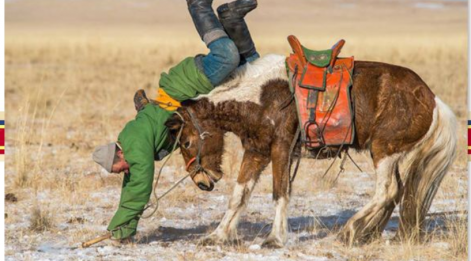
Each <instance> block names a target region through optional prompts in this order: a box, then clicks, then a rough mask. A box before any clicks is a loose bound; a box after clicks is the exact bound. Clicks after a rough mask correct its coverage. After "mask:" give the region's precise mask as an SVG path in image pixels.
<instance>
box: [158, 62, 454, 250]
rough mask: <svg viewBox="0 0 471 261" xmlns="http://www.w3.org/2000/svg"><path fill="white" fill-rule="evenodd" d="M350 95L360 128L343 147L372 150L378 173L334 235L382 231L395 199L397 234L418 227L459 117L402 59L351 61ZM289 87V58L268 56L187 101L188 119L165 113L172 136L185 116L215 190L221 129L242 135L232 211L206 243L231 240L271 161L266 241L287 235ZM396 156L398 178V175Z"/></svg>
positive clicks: (204, 183)
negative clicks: (367, 196) (370, 192)
mask: <svg viewBox="0 0 471 261" xmlns="http://www.w3.org/2000/svg"><path fill="white" fill-rule="evenodd" d="M351 94H352V100H353V102H354V105H355V106H354V108H355V133H356V136H355V140H354V143H353V145H351V146H348V147H350V148H353V149H356V150H358V151H362V150H367V151H369V152H370V155H371V157H372V159H373V162H374V168H375V171H376V176H377V181H376V191H375V194H374V196H373V198H372V199H371V201H370V202H369V203H368V204H367V205H366V206H364V207H363V208H362V209H361V210H360V211H359V212H358V213H356V214H355V215H354V216H353V217H351V218H350V220H348V222H347V224H346V225H345V226H344V228H343V229H342V231H341V232H340V234H339V236H340V238H341V239H342V240H344V242H346V243H347V244H349V245H352V244H354V243H356V242H365V241H367V240H369V239H371V238H373V237H374V236H377V235H379V234H380V233H381V232H382V231H383V229H384V227H385V226H386V223H387V222H388V220H389V218H390V217H391V214H392V212H393V210H394V208H395V206H396V204H400V229H399V232H400V233H401V235H404V236H407V235H411V234H413V232H414V231H418V229H420V227H421V226H422V225H423V221H424V219H425V215H426V213H427V212H428V210H429V207H430V205H431V202H432V200H433V198H434V196H435V194H436V192H437V189H438V187H439V185H440V182H441V181H442V179H443V177H444V175H445V174H446V172H447V170H448V169H449V167H450V165H451V164H452V162H453V159H454V157H455V150H456V133H455V129H456V128H455V126H456V118H455V116H454V114H453V113H452V112H451V110H450V109H449V108H448V107H447V106H446V105H445V104H444V103H443V102H441V101H440V99H438V98H437V97H436V96H435V95H434V94H433V93H432V91H431V90H430V89H429V88H428V86H427V85H426V84H425V83H424V82H423V81H422V79H421V78H420V77H419V76H418V75H417V74H415V73H414V72H413V71H411V70H409V69H407V68H403V67H399V66H394V65H389V64H384V63H378V62H365V61H357V62H355V70H354V75H353V87H352V89H351ZM290 95H291V93H290V91H289V87H288V79H287V76H286V69H285V57H284V56H279V55H268V56H265V57H263V58H260V59H258V60H257V61H255V62H254V63H252V64H247V65H245V66H243V67H241V68H239V69H238V70H237V71H236V72H235V73H234V74H233V75H232V76H231V78H230V79H228V80H227V81H226V82H225V83H224V84H222V85H221V86H219V87H218V88H216V89H214V91H212V92H211V93H210V94H209V95H206V96H205V97H201V98H199V99H198V100H197V101H190V102H187V103H186V104H184V106H183V107H182V108H180V109H179V112H180V114H181V115H182V116H183V118H184V120H182V119H181V118H180V117H179V116H176V115H174V117H172V118H171V119H169V120H168V121H167V123H166V125H167V127H168V128H169V129H170V131H171V133H173V134H176V133H177V132H178V130H179V129H180V127H181V126H182V124H183V123H184V125H183V130H182V136H181V145H180V147H181V151H182V154H183V157H184V159H185V162H186V163H187V164H188V170H189V171H194V172H195V174H194V175H193V177H192V178H193V180H194V181H195V183H196V184H197V185H198V186H199V187H200V188H201V189H204V190H212V188H213V187H214V183H216V182H217V181H218V180H219V179H221V178H222V176H223V173H222V171H221V167H220V165H221V162H222V154H223V151H224V149H223V147H224V134H225V133H226V132H233V133H235V134H236V135H237V136H238V137H240V139H241V141H242V145H243V147H244V149H245V154H244V156H243V161H242V166H241V168H240V173H239V176H238V178H237V184H236V186H235V188H234V191H233V195H232V198H231V199H230V202H229V209H228V210H227V212H226V214H225V215H224V218H223V219H222V221H221V223H220V224H219V226H218V227H217V228H216V230H215V231H214V232H213V233H211V234H210V235H209V236H207V237H206V238H205V239H204V242H206V243H222V242H228V241H232V240H235V239H236V237H237V232H236V229H237V224H238V219H239V216H240V214H241V212H242V211H243V209H244V207H245V206H246V204H247V203H248V201H249V198H250V194H251V192H252V190H253V188H254V186H255V184H256V183H257V181H258V179H259V176H260V173H261V172H262V170H263V169H264V168H265V167H266V166H267V165H268V164H269V163H270V161H271V162H272V165H273V199H274V201H275V204H276V212H275V218H274V223H273V228H272V230H271V232H270V234H269V236H268V238H267V239H266V240H265V244H266V245H271V246H278V247H281V246H283V245H284V243H285V242H286V240H287V235H288V218H287V209H288V202H289V196H290V195H289V194H290V192H289V173H288V171H287V165H288V164H289V162H288V161H289V153H290V145H291V143H292V140H293V138H294V136H295V133H296V130H297V124H298V119H297V116H296V108H295V104H294V103H291V104H289V105H288V106H287V107H286V106H285V108H284V109H282V110H281V108H282V107H283V106H284V105H285V102H286V100H287V98H288V97H290ZM203 133H204V135H202V134H203ZM300 146H301V145H300V144H298V148H297V151H298V152H299V150H300ZM314 153H315V152H314ZM298 155H299V153H298ZM197 156H199V157H198V158H199V160H196V161H195V160H194V159H195V158H196V157H197ZM401 161H403V162H404V163H405V168H404V170H403V172H404V173H403V174H404V175H403V177H404V178H401V175H400V173H399V163H400V162H401ZM196 168H197V169H196ZM195 170H197V171H195ZM401 170H402V168H401Z"/></svg>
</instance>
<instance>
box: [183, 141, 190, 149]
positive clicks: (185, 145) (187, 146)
mask: <svg viewBox="0 0 471 261" xmlns="http://www.w3.org/2000/svg"><path fill="white" fill-rule="evenodd" d="M190 145H191V143H190V142H189V141H187V142H185V143H184V144H183V148H185V149H188V148H189V147H190Z"/></svg>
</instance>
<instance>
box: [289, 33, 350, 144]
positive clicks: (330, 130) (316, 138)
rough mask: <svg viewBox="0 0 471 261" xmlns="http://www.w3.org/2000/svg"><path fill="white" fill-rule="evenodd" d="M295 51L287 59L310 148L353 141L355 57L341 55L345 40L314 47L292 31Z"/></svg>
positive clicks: (306, 142) (291, 42)
mask: <svg viewBox="0 0 471 261" xmlns="http://www.w3.org/2000/svg"><path fill="white" fill-rule="evenodd" d="M288 42H289V43H290V45H291V48H292V49H293V53H292V54H290V56H289V57H288V58H287V59H286V65H287V72H288V77H289V79H290V81H289V82H290V89H291V92H292V93H293V95H294V98H295V101H296V108H297V112H298V119H299V124H300V126H299V127H300V129H301V141H302V142H303V143H304V144H305V145H306V147H307V148H308V149H317V148H321V147H328V146H342V145H343V144H352V143H353V139H354V134H355V133H354V130H355V128H354V121H353V119H354V111H353V105H352V102H351V97H350V88H351V86H352V82H353V79H352V75H353V68H354V59H353V57H348V58H340V57H338V55H339V53H340V51H341V49H342V47H343V45H344V44H345V41H344V40H340V41H338V42H337V43H336V44H335V45H334V46H332V48H331V49H328V50H323V51H315V50H310V49H308V48H306V47H304V46H302V45H301V44H300V42H299V41H298V39H297V38H296V37H295V36H293V35H291V36H289V37H288Z"/></svg>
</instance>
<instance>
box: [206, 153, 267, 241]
mask: <svg viewBox="0 0 471 261" xmlns="http://www.w3.org/2000/svg"><path fill="white" fill-rule="evenodd" d="M269 162H270V159H269V157H266V156H263V155H261V154H259V153H255V152H250V151H246V152H245V154H244V158H243V160H242V166H241V169H240V172H239V176H238V177H237V183H236V185H235V186H234V191H233V192H232V197H231V199H230V200H229V209H228V210H227V211H226V213H225V214H224V217H223V218H222V220H221V223H219V225H218V227H217V228H216V230H214V232H212V233H211V234H210V235H208V236H207V237H205V238H203V240H202V241H201V243H202V244H205V245H206V244H218V243H226V242H229V243H231V242H234V241H237V224H238V223H239V217H240V214H241V213H242V211H243V210H244V209H245V207H246V205H247V203H248V201H249V199H250V195H251V193H252V190H253V188H254V187H255V184H256V183H257V181H258V178H259V177H260V173H261V172H262V170H263V169H264V168H265V167H266V166H267V165H268V163H269Z"/></svg>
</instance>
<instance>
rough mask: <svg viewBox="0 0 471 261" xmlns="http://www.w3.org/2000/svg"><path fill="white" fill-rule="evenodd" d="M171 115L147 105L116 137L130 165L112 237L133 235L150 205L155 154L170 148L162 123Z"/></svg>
mask: <svg viewBox="0 0 471 261" xmlns="http://www.w3.org/2000/svg"><path fill="white" fill-rule="evenodd" d="M171 114H172V113H171V112H168V111H165V110H163V109H160V108H159V107H157V106H150V105H148V106H146V107H145V108H144V110H142V111H141V112H139V113H138V115H137V117H136V119H135V120H133V121H130V122H129V123H128V124H127V125H126V127H125V128H124V129H123V131H122V132H121V133H120V135H119V137H118V141H119V142H120V143H121V146H122V148H123V152H124V158H125V160H126V162H127V163H128V164H129V166H130V169H129V174H127V175H125V177H124V180H123V187H122V190H121V199H120V202H119V208H118V211H117V212H116V214H115V215H114V217H113V219H112V220H111V222H110V224H109V226H108V230H109V231H112V233H113V238H115V239H122V238H127V237H129V236H133V235H134V234H136V229H137V224H138V222H139V216H140V215H141V214H142V212H143V211H144V207H145V206H146V204H147V203H148V202H149V199H150V196H151V194H152V185H153V180H154V154H155V153H156V151H160V150H161V149H162V148H165V147H167V146H169V145H168V144H167V142H166V140H167V129H166V127H165V125H164V123H165V121H166V120H167V119H168V118H169V117H170V116H171Z"/></svg>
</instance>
